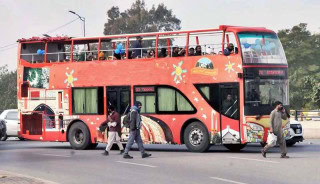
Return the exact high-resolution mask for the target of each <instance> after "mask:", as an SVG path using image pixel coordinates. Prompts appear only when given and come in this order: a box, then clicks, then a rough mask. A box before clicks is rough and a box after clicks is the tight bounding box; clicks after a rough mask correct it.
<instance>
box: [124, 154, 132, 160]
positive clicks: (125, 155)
mask: <svg viewBox="0 0 320 184" xmlns="http://www.w3.org/2000/svg"><path fill="white" fill-rule="evenodd" d="M123 158H125V159H133V157H132V156H130V155H129V154H124V155H123Z"/></svg>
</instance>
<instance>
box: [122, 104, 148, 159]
mask: <svg viewBox="0 0 320 184" xmlns="http://www.w3.org/2000/svg"><path fill="white" fill-rule="evenodd" d="M141 107H142V103H141V102H139V101H136V103H135V104H134V106H132V107H131V109H130V113H129V123H130V124H129V129H130V133H129V139H128V142H127V146H126V149H125V150H124V155H123V158H126V159H132V158H133V157H132V156H130V155H129V154H128V153H129V151H130V148H131V146H132V145H133V143H134V141H136V143H137V144H138V148H139V150H140V152H141V157H142V158H146V157H150V156H151V154H149V153H146V152H145V151H144V147H143V143H142V139H141V135H140V128H141V126H142V121H141V116H140V109H141Z"/></svg>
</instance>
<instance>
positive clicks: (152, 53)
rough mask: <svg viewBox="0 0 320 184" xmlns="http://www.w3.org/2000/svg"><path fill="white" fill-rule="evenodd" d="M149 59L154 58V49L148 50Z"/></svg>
mask: <svg viewBox="0 0 320 184" xmlns="http://www.w3.org/2000/svg"><path fill="white" fill-rule="evenodd" d="M147 58H154V50H153V49H150V50H148V54H147Z"/></svg>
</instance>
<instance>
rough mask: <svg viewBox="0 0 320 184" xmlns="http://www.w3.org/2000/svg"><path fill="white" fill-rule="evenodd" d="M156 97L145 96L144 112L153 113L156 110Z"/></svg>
mask: <svg viewBox="0 0 320 184" xmlns="http://www.w3.org/2000/svg"><path fill="white" fill-rule="evenodd" d="M155 103H156V97H155V96H153V95H152V96H149V95H148V96H146V103H145V107H146V112H147V113H155V112H156V106H155ZM142 107H143V106H142Z"/></svg>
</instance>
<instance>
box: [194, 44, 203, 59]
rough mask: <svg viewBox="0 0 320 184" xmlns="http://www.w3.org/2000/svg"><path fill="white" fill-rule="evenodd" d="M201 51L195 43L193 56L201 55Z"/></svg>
mask: <svg viewBox="0 0 320 184" xmlns="http://www.w3.org/2000/svg"><path fill="white" fill-rule="evenodd" d="M201 54H202V52H201V46H200V45H197V46H196V53H195V54H194V55H195V56H201Z"/></svg>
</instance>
